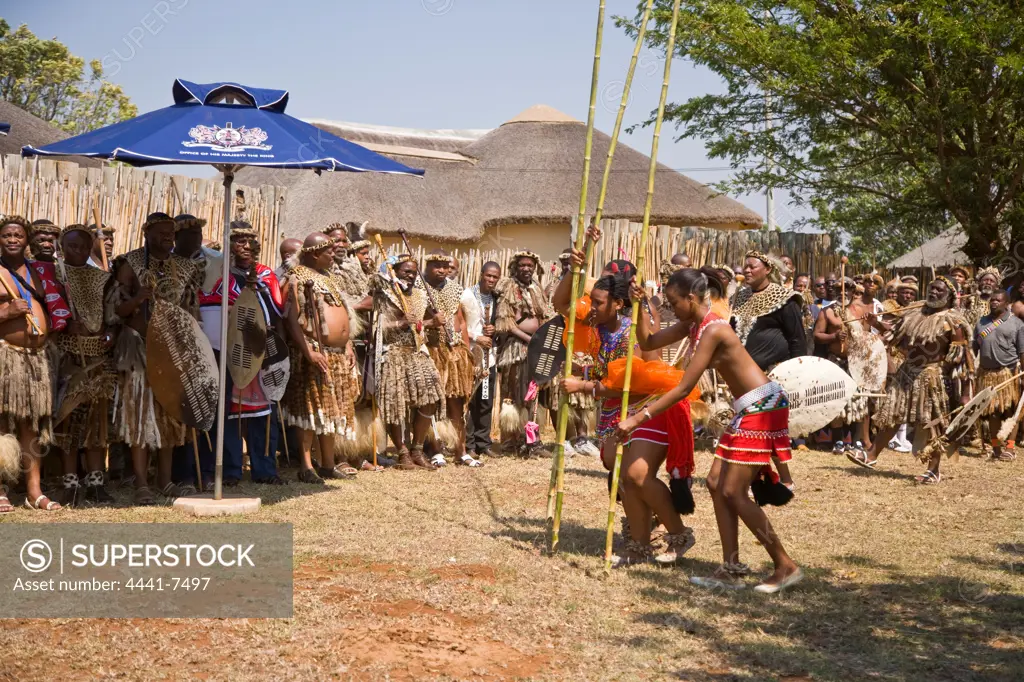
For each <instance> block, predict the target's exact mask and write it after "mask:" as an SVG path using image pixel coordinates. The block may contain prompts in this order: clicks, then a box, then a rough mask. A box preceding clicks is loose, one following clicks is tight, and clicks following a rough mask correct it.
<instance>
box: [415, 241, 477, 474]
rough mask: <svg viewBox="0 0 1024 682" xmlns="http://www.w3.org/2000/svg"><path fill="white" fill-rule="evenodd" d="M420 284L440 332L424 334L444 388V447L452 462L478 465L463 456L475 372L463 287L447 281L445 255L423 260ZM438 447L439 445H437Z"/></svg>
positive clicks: (437, 457)
mask: <svg viewBox="0 0 1024 682" xmlns="http://www.w3.org/2000/svg"><path fill="white" fill-rule="evenodd" d="M424 260H425V261H426V262H425V264H424V267H423V284H424V285H425V286H426V287H427V291H428V293H429V294H430V296H431V298H433V300H434V302H435V303H436V304H437V310H435V314H436V315H437V316H438V317H439V318H440V320H439V324H440V325H441V327H440V328H437V327H434V328H431V329H427V330H426V340H427V350H428V351H429V352H430V358H431V360H433V361H434V366H435V367H437V372H438V374H439V375H440V378H441V385H442V386H443V388H444V395H445V411H446V413H447V416H448V420H447V421H448V422H449V423H450V424H451V425H452V426H453V427H454V430H455V434H454V439H453V442H449V443H445V444H444V445H446V446H448V447H450V448H452V449H453V450H454V451H455V461H456V462H457V463H458V464H463V465H465V466H470V467H478V466H481V462H479V461H478V460H476V459H474V458H473V457H472V456H471V455H469V454H467V453H466V416H465V415H466V402H467V401H468V400H469V397H470V396H471V395H472V394H473V378H474V374H475V368H474V365H473V356H472V355H471V354H470V352H469V344H468V335H465V334H464V332H465V330H466V319H465V315H464V314H463V311H462V286H461V285H460V284H459V283H458V282H456V281H454V280H452V279H449V278H448V275H449V274H450V273H451V263H452V259H451V257H450V256H449V255H448V254H447V253H445V252H444V251H435V252H433V253H429V254H427V256H426V258H425V259H424ZM437 445H441V444H440V443H438V444H437ZM431 461H432V462H433V463H434V465H435V466H445V465H446V464H447V462H446V461H445V459H444V454H443V453H442V452H441V451H440V449H438V450H437V451H436V453H435V454H434V456H433V458H432V460H431Z"/></svg>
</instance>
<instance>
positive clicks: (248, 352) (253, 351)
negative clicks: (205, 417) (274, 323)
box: [223, 287, 267, 388]
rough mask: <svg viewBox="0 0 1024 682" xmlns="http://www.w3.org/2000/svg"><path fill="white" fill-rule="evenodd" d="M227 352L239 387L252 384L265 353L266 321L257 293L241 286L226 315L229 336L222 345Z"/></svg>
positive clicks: (230, 369) (232, 375) (235, 382)
mask: <svg viewBox="0 0 1024 682" xmlns="http://www.w3.org/2000/svg"><path fill="white" fill-rule="evenodd" d="M223 348H224V350H225V351H226V352H227V354H228V371H229V372H230V373H231V381H232V382H233V383H234V385H235V386H237V387H238V388H243V387H245V386H248V385H249V384H250V383H252V380H253V379H255V378H256V375H258V374H259V373H260V369H261V368H262V367H263V357H264V355H265V354H266V352H267V320H266V318H265V317H264V314H263V306H261V305H260V297H259V295H258V294H257V293H256V292H255V291H254V290H253V289H251V288H249V287H243V288H242V291H241V293H240V294H239V295H238V298H237V299H235V302H234V304H233V305H232V306H231V312H230V313H229V314H228V338H227V341H226V342H225V343H224V346H223Z"/></svg>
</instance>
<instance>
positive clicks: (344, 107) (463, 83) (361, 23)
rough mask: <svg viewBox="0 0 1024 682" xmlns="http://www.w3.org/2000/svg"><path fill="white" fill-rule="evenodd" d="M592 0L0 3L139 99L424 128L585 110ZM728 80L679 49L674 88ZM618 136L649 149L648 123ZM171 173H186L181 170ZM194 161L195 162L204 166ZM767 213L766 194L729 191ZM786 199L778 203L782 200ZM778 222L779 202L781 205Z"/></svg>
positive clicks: (693, 163)
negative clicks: (254, 91)
mask: <svg viewBox="0 0 1024 682" xmlns="http://www.w3.org/2000/svg"><path fill="white" fill-rule="evenodd" d="M597 6H598V2H597V1H596V0H518V1H516V2H509V1H508V0H501V1H499V0H373V1H371V2H365V1H364V2H354V1H352V0H336V1H334V2H295V1H293V2H279V1H274V2H272V1H270V0H247V1H246V2H228V1H224V0H135V1H129V0H103V1H102V2H90V3H83V2H67V1H64V0H50V1H48V0H33V1H31V2H26V1H20V2H12V1H10V0H0V16H3V17H4V18H5V19H6V20H7V21H8V23H10V24H11V25H12V26H17V25H18V24H22V23H27V24H28V25H29V27H30V28H31V29H32V30H33V31H34V32H35V33H36V34H37V35H41V36H45V37H52V36H55V37H57V38H58V39H59V40H61V41H62V42H64V43H65V44H67V45H68V46H69V47H70V48H71V50H72V52H73V53H75V54H77V55H79V56H81V57H84V58H86V59H94V58H95V59H102V60H103V63H104V65H105V68H106V71H107V74H108V77H109V79H110V80H112V81H113V82H115V83H118V84H120V85H121V86H122V87H123V88H124V89H125V91H126V92H127V93H128V95H129V96H130V97H131V98H132V101H133V102H135V104H136V105H138V107H139V111H140V112H145V111H149V110H151V109H156V108H159V107H162V106H166V105H168V104H170V103H171V84H172V82H173V80H174V79H175V78H176V77H183V78H187V79H189V80H193V81H199V82H208V81H218V80H233V81H238V82H241V83H245V84H249V85H254V86H263V87H275V88H285V89H287V90H289V91H290V92H291V99H290V101H289V106H288V111H289V113H291V114H292V115H295V116H299V117H301V118H326V119H335V120H344V121H354V122H360V123H376V124H382V125H395V126H408V127H422V128H491V127H495V126H497V125H499V124H501V123H502V122H503V121H505V120H507V119H509V118H511V117H513V116H514V115H515V114H517V113H519V112H520V111H521V110H523V109H525V108H527V107H529V106H531V105H533V104H539V103H543V104H548V105H550V106H553V107H555V108H556V109H560V110H562V111H564V112H566V113H568V114H570V115H572V116H575V117H576V118H578V119H580V120H585V118H586V114H587V103H588V98H589V89H590V71H591V66H592V57H593V48H594V30H595V22H596V17H597ZM635 6H636V4H635V2H634V1H633V0H608V2H607V15H608V18H607V20H606V24H605V37H604V49H603V52H602V68H601V83H602V89H601V96H600V98H599V102H598V108H597V125H598V127H599V128H601V129H603V130H605V131H606V132H609V133H610V132H611V129H612V127H613V124H614V120H615V110H616V107H617V106H618V98H619V96H620V94H621V81H622V79H623V78H624V76H625V72H626V67H627V66H628V63H629V57H630V55H631V53H632V49H633V41H632V40H631V39H630V38H628V37H627V36H626V35H625V34H624V33H623V32H622V31H621V30H619V29H618V28H616V27H615V26H614V24H613V23H612V20H611V19H612V16H613V15H616V14H628V15H632V14H633V12H634V9H635ZM662 68H663V61H662V58H661V57H660V56H659V55H658V54H657V53H656V52H653V51H650V50H645V51H644V52H643V53H642V54H641V61H640V65H639V67H638V69H637V74H636V78H635V80H634V85H633V95H632V101H631V104H630V108H629V110H628V111H627V113H626V125H629V124H632V123H637V122H640V121H642V120H644V119H646V117H647V116H648V115H649V113H650V112H651V111H652V110H654V109H655V108H656V107H657V104H658V95H659V88H660V84H661V74H662ZM721 88H722V83H721V82H720V81H719V80H718V78H717V77H716V76H714V75H713V74H710V73H709V72H707V71H706V70H704V69H699V68H696V67H694V66H693V65H692V64H689V63H687V62H685V61H682V60H676V61H675V62H674V63H673V66H672V80H671V84H670V89H669V99H670V100H677V101H678V100H683V99H685V98H687V97H691V96H694V95H698V94H703V93H706V92H714V91H718V90H720V89H721ZM672 138H673V131H672V130H671V129H666V130H665V131H664V133H663V136H662V144H661V147H660V154H659V160H661V161H662V162H664V163H666V164H667V165H669V166H671V167H673V168H677V169H680V170H681V171H682V172H684V173H686V174H687V175H689V176H691V177H693V178H695V179H696V180H699V181H701V182H705V183H713V182H716V181H719V180H721V179H723V178H724V177H726V175H727V171H722V170H711V169H712V168H721V167H722V166H724V165H725V164H724V163H723V162H722V161H720V160H714V161H709V160H708V159H707V157H706V155H705V153H704V148H703V145H702V144H701V143H700V142H699V141H693V140H685V141H680V142H674V141H673V139H672ZM623 142H625V143H626V144H629V145H630V146H632V147H634V148H636V149H639V150H641V151H643V152H645V153H647V152H649V151H650V143H651V135H650V131H649V130H648V129H643V130H638V131H637V132H636V133H635V134H634V135H631V136H624V137H623ZM175 172H181V170H180V169H176V170H175ZM199 172H202V171H199ZM737 198H739V199H740V200H741V201H743V202H744V203H745V204H746V205H748V206H750V207H751V208H753V209H754V210H756V211H757V212H759V213H761V214H762V215H763V214H764V209H765V201H764V197H763V196H750V197H737ZM779 203H780V204H784V202H781V201H780V202H779ZM777 211H778V221H779V224H780V225H782V226H785V225H786V223H787V219H788V218H789V212H788V210H787V208H786V206H785V205H781V206H779V208H778V209H777Z"/></svg>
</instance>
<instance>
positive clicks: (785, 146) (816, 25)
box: [619, 0, 1024, 263]
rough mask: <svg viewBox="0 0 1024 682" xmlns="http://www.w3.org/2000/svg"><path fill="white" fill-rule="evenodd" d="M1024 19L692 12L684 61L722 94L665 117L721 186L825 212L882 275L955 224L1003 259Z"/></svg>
mask: <svg viewBox="0 0 1024 682" xmlns="http://www.w3.org/2000/svg"><path fill="white" fill-rule="evenodd" d="M658 5H659V8H658V12H657V14H656V15H655V16H656V21H657V27H656V29H655V30H649V31H648V41H649V43H650V44H651V45H657V46H661V45H663V44H664V43H665V37H666V36H665V31H666V27H667V25H668V22H669V16H670V14H671V11H670V5H671V2H669V1H668V0H659V1H658ZM1021 10H1022V8H1021V5H1020V3H1018V2H1008V1H1006V0H965V1H964V2H959V3H953V4H950V3H948V2H939V1H937V0H918V1H917V2H913V3H903V2H892V1H888V2H887V1H884V0H860V1H859V2H849V1H848V0H687V2H686V3H685V12H684V16H683V19H682V21H681V22H680V24H679V28H678V30H677V37H676V38H677V42H676V45H677V55H678V56H681V57H684V58H687V59H690V60H692V61H693V62H694V63H695V64H697V65H699V66H702V67H705V68H707V69H709V70H710V71H712V72H713V73H715V74H717V75H718V76H720V77H721V78H722V79H723V80H724V82H725V90H724V92H722V93H713V94H706V95H702V96H700V97H694V98H692V99H690V100H688V101H686V102H684V103H681V104H674V105H673V106H672V107H671V109H670V111H669V113H668V115H669V116H671V118H672V119H673V120H674V121H675V122H676V124H677V125H678V126H679V127H680V129H681V135H682V136H683V137H690V138H697V139H701V140H703V141H704V143H705V145H706V147H707V150H708V152H709V155H710V156H712V157H714V158H723V159H727V160H729V162H730V163H731V164H732V165H733V167H734V168H735V169H736V172H735V174H734V175H733V177H732V178H731V179H730V180H729V181H727V182H726V183H723V185H722V189H724V190H726V191H732V192H757V191H764V189H765V188H767V187H775V188H783V189H788V190H790V191H791V192H792V193H793V195H794V196H795V197H797V201H802V202H806V203H807V204H809V205H810V206H811V207H813V208H816V209H817V213H818V217H817V218H813V219H810V222H812V223H814V224H817V225H819V226H821V227H824V228H826V229H828V230H830V231H833V232H838V231H844V232H846V233H847V234H848V235H849V237H850V244H851V246H852V247H853V248H854V249H871V250H872V251H873V252H874V254H875V255H876V256H877V257H878V261H879V262H885V261H884V259H886V258H889V257H890V256H893V255H898V254H899V253H901V252H903V251H906V250H908V249H910V248H912V247H914V246H916V245H918V244H919V243H920V242H921V241H923V240H924V239H925V238H927V237H929V236H932V235H934V234H937V233H938V232H939V231H941V230H942V229H945V228H946V227H948V226H950V225H956V224H959V226H960V227H961V229H963V230H964V233H965V234H966V236H967V244H966V245H965V246H964V247H963V251H964V252H965V253H966V254H967V255H968V256H969V257H970V258H972V259H973V260H974V261H975V262H978V263H983V262H992V261H996V260H999V259H1000V258H1004V257H1007V256H1008V255H1009V253H1010V252H1011V250H1012V249H1011V247H1012V245H1013V244H1016V243H1018V242H1021V241H1024V203H1022V202H1021V201H1019V197H1020V193H1021V189H1022V184H1021V183H1022V180H1024V125H1022V122H1024V21H1022V20H1021ZM619 23H620V26H622V27H623V28H624V29H625V30H626V31H627V32H629V33H632V32H633V31H634V30H635V29H633V28H632V24H631V22H629V21H626V20H622V19H620V20H619ZM766 95H767V96H766ZM851 255H853V256H857V257H859V258H860V259H862V260H870V255H871V254H870V253H865V252H863V251H854V252H853V253H852V254H851Z"/></svg>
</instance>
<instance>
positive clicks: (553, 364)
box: [526, 315, 565, 385]
mask: <svg viewBox="0 0 1024 682" xmlns="http://www.w3.org/2000/svg"><path fill="white" fill-rule="evenodd" d="M564 330H565V318H564V317H562V316H561V315H555V316H554V317H553V318H551V319H550V320H548V321H547V322H545V323H544V324H542V325H541V326H540V329H538V330H537V333H536V334H534V335H533V337H532V338H531V339H530V345H529V346H527V348H526V362H527V366H528V367H529V368H530V377H531V378H532V379H533V380H534V381H536V382H537V384H538V385H542V384H544V383H545V382H547V381H548V380H550V379H551V378H552V377H553V376H555V375H556V374H558V371H559V370H560V369H562V363H563V362H564V361H565V345H563V344H562V332H563V331H564Z"/></svg>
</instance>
